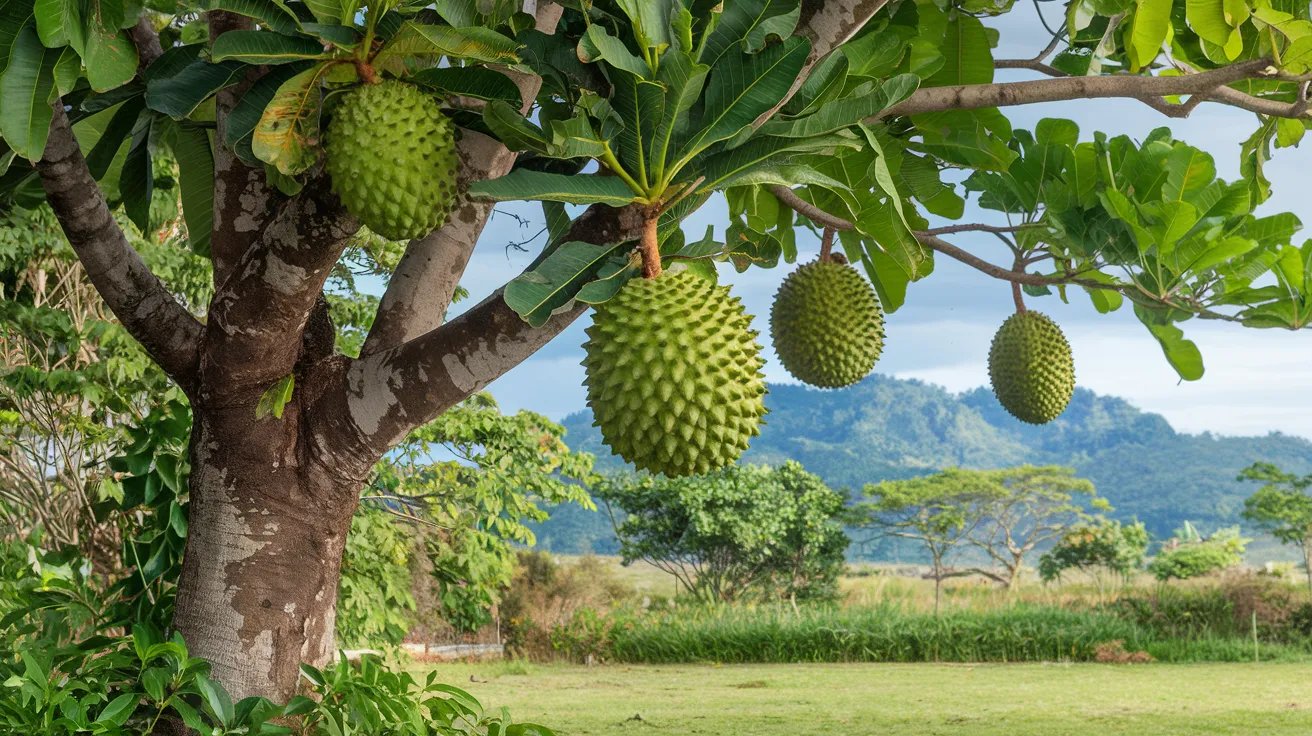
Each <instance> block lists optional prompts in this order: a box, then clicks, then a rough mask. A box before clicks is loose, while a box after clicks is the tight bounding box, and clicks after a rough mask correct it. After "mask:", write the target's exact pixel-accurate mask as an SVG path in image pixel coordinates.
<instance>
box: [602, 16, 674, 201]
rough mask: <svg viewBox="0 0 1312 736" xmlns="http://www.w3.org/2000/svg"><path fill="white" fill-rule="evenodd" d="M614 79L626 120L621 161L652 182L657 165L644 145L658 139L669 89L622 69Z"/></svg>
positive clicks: (615, 101)
mask: <svg viewBox="0 0 1312 736" xmlns="http://www.w3.org/2000/svg"><path fill="white" fill-rule="evenodd" d="M593 27H594V28H596V26H593ZM610 78H611V83H612V85H613V86H612V90H613V91H612V94H611V105H612V106H613V107H614V108H615V112H616V113H618V114H619V116H620V120H622V121H624V128H623V129H622V130H621V131H620V135H619V151H618V154H619V159H620V162H621V163H622V164H623V165H624V167H625V168H626V169H627V170H628V172H629V174H631V175H633V176H634V177H636V178H637V180H638V181H639V182H643V183H649V177H648V173H649V172H655V171H657V166H656V165H655V163H654V162H653V163H649V162H648V161H647V158H648V151H647V150H645V148H644V147H645V145H646V144H647V143H648V142H650V141H652V140H654V139H655V138H656V129H657V126H658V125H660V122H661V117H662V115H663V113H664V111H665V88H664V87H662V86H661V85H660V84H657V83H656V82H651V81H647V80H646V79H643V78H642V77H639V76H637V75H634V74H630V73H629V72H626V71H624V70H622V69H612V70H611V73H610Z"/></svg>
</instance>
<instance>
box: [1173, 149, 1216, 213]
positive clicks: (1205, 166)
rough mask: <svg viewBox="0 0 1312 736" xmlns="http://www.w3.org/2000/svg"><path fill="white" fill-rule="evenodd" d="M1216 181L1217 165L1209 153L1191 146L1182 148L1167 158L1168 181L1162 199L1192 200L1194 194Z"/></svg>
mask: <svg viewBox="0 0 1312 736" xmlns="http://www.w3.org/2000/svg"><path fill="white" fill-rule="evenodd" d="M1214 179H1216V164H1215V163H1214V162H1213V161H1212V157H1211V156H1210V155H1208V154H1207V153H1205V152H1203V151H1200V150H1198V149H1197V148H1193V147H1191V146H1180V147H1178V148H1176V149H1175V150H1174V151H1171V155H1170V156H1167V158H1166V181H1165V182H1164V183H1163V184H1162V199H1164V200H1166V201H1172V200H1192V197H1193V195H1194V193H1196V192H1198V191H1200V190H1202V189H1203V188H1204V187H1206V186H1207V185H1208V184H1211V183H1212V180H1214Z"/></svg>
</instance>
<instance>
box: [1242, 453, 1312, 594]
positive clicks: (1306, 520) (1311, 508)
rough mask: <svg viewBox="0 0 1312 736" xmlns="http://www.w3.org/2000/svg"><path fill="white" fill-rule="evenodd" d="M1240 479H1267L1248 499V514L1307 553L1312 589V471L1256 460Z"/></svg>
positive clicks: (1245, 512) (1246, 510)
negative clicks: (1301, 473)
mask: <svg viewBox="0 0 1312 736" xmlns="http://www.w3.org/2000/svg"><path fill="white" fill-rule="evenodd" d="M1239 480H1252V481H1258V482H1264V483H1266V485H1264V486H1262V487H1261V488H1259V489H1258V490H1257V492H1256V493H1254V494H1253V495H1252V496H1249V497H1248V499H1247V500H1246V501H1244V518H1245V519H1248V520H1249V521H1252V522H1253V523H1255V524H1257V525H1258V526H1259V527H1260V528H1261V529H1262V530H1264V531H1266V532H1267V533H1269V534H1270V535H1271V536H1273V537H1275V538H1276V539H1278V540H1280V542H1281V544H1292V545H1294V546H1296V547H1298V549H1299V551H1300V552H1302V553H1303V569H1304V570H1305V571H1306V572H1307V585H1308V589H1309V590H1312V495H1309V494H1308V488H1309V487H1312V475H1304V476H1298V475H1294V474H1292V473H1286V472H1284V471H1283V470H1281V469H1280V468H1277V467H1276V466H1275V465H1272V464H1271V463H1254V464H1253V465H1251V466H1249V467H1247V468H1245V469H1244V470H1243V472H1241V473H1240V474H1239Z"/></svg>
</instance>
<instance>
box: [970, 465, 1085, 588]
mask: <svg viewBox="0 0 1312 736" xmlns="http://www.w3.org/2000/svg"><path fill="white" fill-rule="evenodd" d="M983 475H984V476H985V478H986V479H987V480H990V481H992V482H993V483H995V484H996V488H997V489H1000V492H991V493H990V494H989V495H986V496H984V497H983V498H981V499H980V500H979V502H978V504H977V508H978V510H979V513H980V516H981V520H980V523H978V524H975V525H973V526H972V527H971V530H970V532H969V533H968V534H967V535H966V542H967V543H968V544H970V545H972V546H974V547H976V548H978V549H980V550H982V551H983V552H984V553H985V554H986V555H988V557H989V559H990V560H992V561H993V562H995V563H997V564H998V565H999V566H1001V568H1002V572H1001V573H999V572H996V571H994V570H986V569H975V570H973V572H977V573H979V574H980V575H983V576H985V577H988V578H991V579H993V580H996V581H998V582H1000V583H1003V584H1005V585H1006V586H1007V589H1008V590H1011V591H1015V590H1017V589H1018V588H1019V587H1020V581H1021V575H1022V573H1023V571H1024V565H1025V556H1026V555H1028V554H1029V553H1030V552H1032V551H1034V549H1035V548H1037V547H1039V546H1040V545H1044V544H1047V543H1049V542H1052V541H1054V540H1057V539H1060V538H1061V537H1062V535H1063V534H1065V533H1066V531H1067V530H1068V529H1070V528H1071V527H1072V526H1073V525H1074V524H1077V523H1080V522H1083V521H1089V520H1090V518H1091V517H1090V516H1089V513H1088V511H1086V510H1085V506H1084V504H1083V503H1081V502H1080V501H1077V500H1076V498H1077V496H1088V497H1089V498H1088V499H1087V500H1088V501H1089V503H1090V506H1092V507H1093V508H1097V509H1100V510H1109V509H1110V506H1108V505H1107V502H1106V501H1105V500H1104V499H1101V498H1096V497H1094V493H1095V492H1094V488H1093V483H1091V482H1090V481H1088V480H1086V479H1084V478H1076V477H1075V470H1074V469H1072V468H1063V467H1059V466H1055V465H1049V466H1044V467H1035V466H1033V465H1022V466H1020V467H1016V468H1006V469H1003V470H992V471H985V472H984V473H983Z"/></svg>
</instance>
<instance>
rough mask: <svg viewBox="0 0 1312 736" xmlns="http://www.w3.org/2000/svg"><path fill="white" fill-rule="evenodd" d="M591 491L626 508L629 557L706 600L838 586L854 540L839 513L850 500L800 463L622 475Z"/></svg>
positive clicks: (619, 528) (620, 532) (820, 593)
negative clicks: (680, 475)
mask: <svg viewBox="0 0 1312 736" xmlns="http://www.w3.org/2000/svg"><path fill="white" fill-rule="evenodd" d="M593 495H594V496H596V497H597V498H599V499H601V500H602V501H603V502H604V503H605V504H606V506H607V509H608V510H609V511H612V512H613V511H614V509H615V508H618V509H620V510H622V511H623V512H624V513H625V514H627V516H626V517H625V518H624V520H623V521H621V522H619V523H617V524H616V525H615V533H616V535H617V536H618V537H619V539H620V554H621V555H622V557H623V559H624V564H626V565H627V564H631V563H632V562H633V561H635V560H644V561H646V562H649V563H650V564H652V565H654V566H656V567H658V568H660V569H661V570H664V571H666V572H668V573H670V574H671V575H673V576H674V577H675V578H676V579H678V581H679V583H680V584H681V585H682V586H683V587H684V588H685V589H686V590H688V591H689V592H690V593H691V594H692V595H694V596H695V597H697V598H699V599H702V600H706V601H729V600H735V599H740V598H745V597H756V598H762V597H773V598H780V597H782V598H795V599H813V600H814V599H823V598H831V597H833V596H834V595H835V594H836V593H837V583H838V575H839V573H840V572H842V567H843V553H844V551H845V550H846V549H847V545H848V543H849V540H848V538H847V535H846V534H844V533H843V530H842V527H841V526H840V525H839V522H838V519H839V517H840V515H841V514H842V513H843V505H844V500H845V499H844V497H843V495H842V494H840V493H838V492H836V491H833V490H831V489H830V488H829V487H828V486H826V485H825V484H824V483H823V482H821V480H820V479H819V478H818V477H816V476H815V475H813V474H811V473H808V472H806V470H805V469H803V468H802V466H801V464H799V463H796V462H787V463H784V464H783V465H782V466H780V467H778V468H773V469H772V468H769V467H766V466H756V465H736V466H731V467H728V468H725V469H724V470H721V471H718V472H715V473H711V474H709V475H703V476H690V477H685V478H675V479H669V478H665V477H656V476H650V475H644V476H634V475H616V476H610V477H607V478H604V479H602V480H601V481H599V482H597V483H596V484H595V485H594V486H593ZM612 518H613V517H612Z"/></svg>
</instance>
